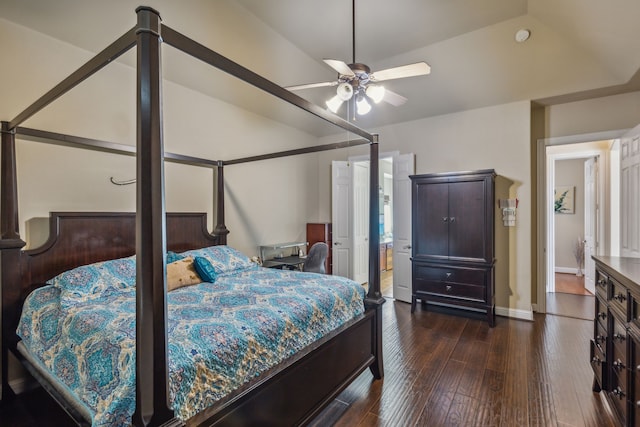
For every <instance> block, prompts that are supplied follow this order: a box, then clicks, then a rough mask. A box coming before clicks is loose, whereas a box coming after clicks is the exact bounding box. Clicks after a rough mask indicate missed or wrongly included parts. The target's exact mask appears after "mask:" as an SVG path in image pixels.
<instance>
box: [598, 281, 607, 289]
mask: <svg viewBox="0 0 640 427" xmlns="http://www.w3.org/2000/svg"><path fill="white" fill-rule="evenodd" d="M597 283H598V286H602V287H605V286H607V281H606V280H604V279H598V282H597Z"/></svg>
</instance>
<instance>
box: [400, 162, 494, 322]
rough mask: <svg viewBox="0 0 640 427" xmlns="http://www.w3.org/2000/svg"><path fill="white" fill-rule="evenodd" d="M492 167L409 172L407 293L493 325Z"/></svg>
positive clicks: (424, 304) (414, 298)
mask: <svg viewBox="0 0 640 427" xmlns="http://www.w3.org/2000/svg"><path fill="white" fill-rule="evenodd" d="M495 177H496V174H495V171H494V170H493V169H487V170H480V171H473V172H452V173H438V174H425V175H413V176H411V183H412V213H411V219H412V224H411V226H412V258H411V263H412V273H413V278H412V296H411V312H412V313H413V312H414V311H415V308H416V301H417V300H421V301H422V303H423V304H422V305H423V307H427V308H428V307H429V306H433V307H434V308H436V307H437V308H438V309H442V310H444V311H447V312H450V313H452V314H463V313H464V314H471V315H479V316H483V317H484V316H486V319H487V321H488V322H489V325H490V326H492V327H493V326H494V324H495V298H494V288H495V284H494V264H495V259H494V258H495V243H494V240H495V239H494V227H495V225H494V220H495V214H494V213H495Z"/></svg>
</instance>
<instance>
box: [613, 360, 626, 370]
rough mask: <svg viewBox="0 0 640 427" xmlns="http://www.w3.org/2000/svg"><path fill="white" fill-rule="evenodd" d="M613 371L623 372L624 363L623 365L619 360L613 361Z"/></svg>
mask: <svg viewBox="0 0 640 427" xmlns="http://www.w3.org/2000/svg"><path fill="white" fill-rule="evenodd" d="M613 369H617V370H618V371H621V370H623V369H624V363H622V360H620V359H618V360H614V361H613Z"/></svg>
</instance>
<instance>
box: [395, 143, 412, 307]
mask: <svg viewBox="0 0 640 427" xmlns="http://www.w3.org/2000/svg"><path fill="white" fill-rule="evenodd" d="M414 173H415V162H414V156H413V153H410V154H401V155H398V156H394V158H393V297H394V298H395V299H396V300H398V301H404V302H411V180H410V179H409V175H413V174H414Z"/></svg>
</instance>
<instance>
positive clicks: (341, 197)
mask: <svg viewBox="0 0 640 427" xmlns="http://www.w3.org/2000/svg"><path fill="white" fill-rule="evenodd" d="M331 186H332V191H331V217H332V218H331V222H332V234H333V236H332V238H333V252H332V254H331V255H332V260H333V274H334V275H336V276H343V277H349V278H351V277H352V276H351V167H350V166H349V163H348V162H339V161H333V162H331Z"/></svg>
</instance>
